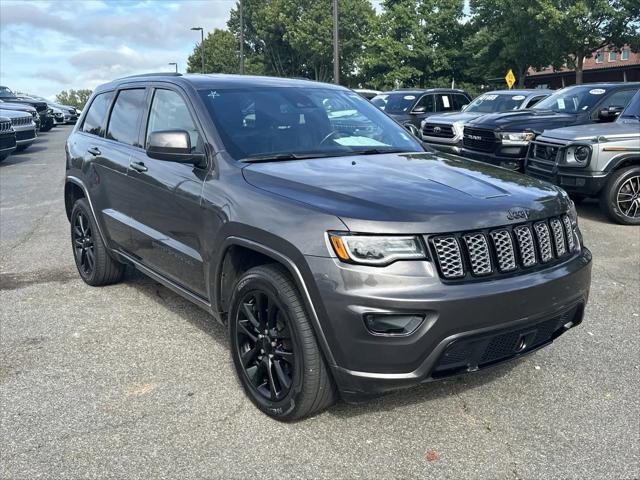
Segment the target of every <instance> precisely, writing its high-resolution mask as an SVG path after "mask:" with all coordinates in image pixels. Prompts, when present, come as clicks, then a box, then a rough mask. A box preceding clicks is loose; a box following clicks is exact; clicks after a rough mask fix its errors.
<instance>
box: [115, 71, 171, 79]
mask: <svg viewBox="0 0 640 480" xmlns="http://www.w3.org/2000/svg"><path fill="white" fill-rule="evenodd" d="M181 76H182V74H181V73H176V72H150V73H139V74H137V75H129V76H126V77H120V78H119V79H118V80H123V79H125V78H138V77H181Z"/></svg>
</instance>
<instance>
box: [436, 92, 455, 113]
mask: <svg viewBox="0 0 640 480" xmlns="http://www.w3.org/2000/svg"><path fill="white" fill-rule="evenodd" d="M453 110H456V109H455V108H454V106H453V98H452V96H451V95H449V94H448V93H444V94H443V93H439V94H437V95H436V111H437V112H450V111H453Z"/></svg>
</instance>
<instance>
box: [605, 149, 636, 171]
mask: <svg viewBox="0 0 640 480" xmlns="http://www.w3.org/2000/svg"><path fill="white" fill-rule="evenodd" d="M636 165H640V153H638V152H630V153H624V154H622V155H619V156H618V157H616V158H615V159H613V160H611V161H610V162H609V164H608V165H607V166H606V167H605V171H606V172H608V173H613V172H614V171H616V170H620V169H621V168H626V167H632V166H636Z"/></svg>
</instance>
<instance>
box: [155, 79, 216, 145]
mask: <svg viewBox="0 0 640 480" xmlns="http://www.w3.org/2000/svg"><path fill="white" fill-rule="evenodd" d="M160 130H186V131H187V132H188V133H189V137H190V139H191V151H192V152H197V153H203V152H204V149H203V144H202V140H201V138H200V133H199V132H198V129H197V128H196V126H195V123H194V122H193V119H192V118H191V114H190V113H189V108H188V107H187V105H186V103H184V100H183V99H182V97H181V96H180V95H179V94H178V93H176V92H174V91H173V90H164V89H158V90H156V92H155V94H154V95H153V102H152V103H151V111H150V112H149V122H148V124H147V135H146V138H147V141H148V139H149V134H150V133H152V132H157V131H160Z"/></svg>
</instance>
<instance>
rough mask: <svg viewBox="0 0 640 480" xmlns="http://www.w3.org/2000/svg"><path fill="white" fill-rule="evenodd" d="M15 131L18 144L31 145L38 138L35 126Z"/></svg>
mask: <svg viewBox="0 0 640 480" xmlns="http://www.w3.org/2000/svg"><path fill="white" fill-rule="evenodd" d="M15 133H16V144H17V145H18V146H20V145H29V144H31V143H33V141H34V140H35V139H36V128H35V126H33V127H31V128H25V129H17V128H16V129H15Z"/></svg>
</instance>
